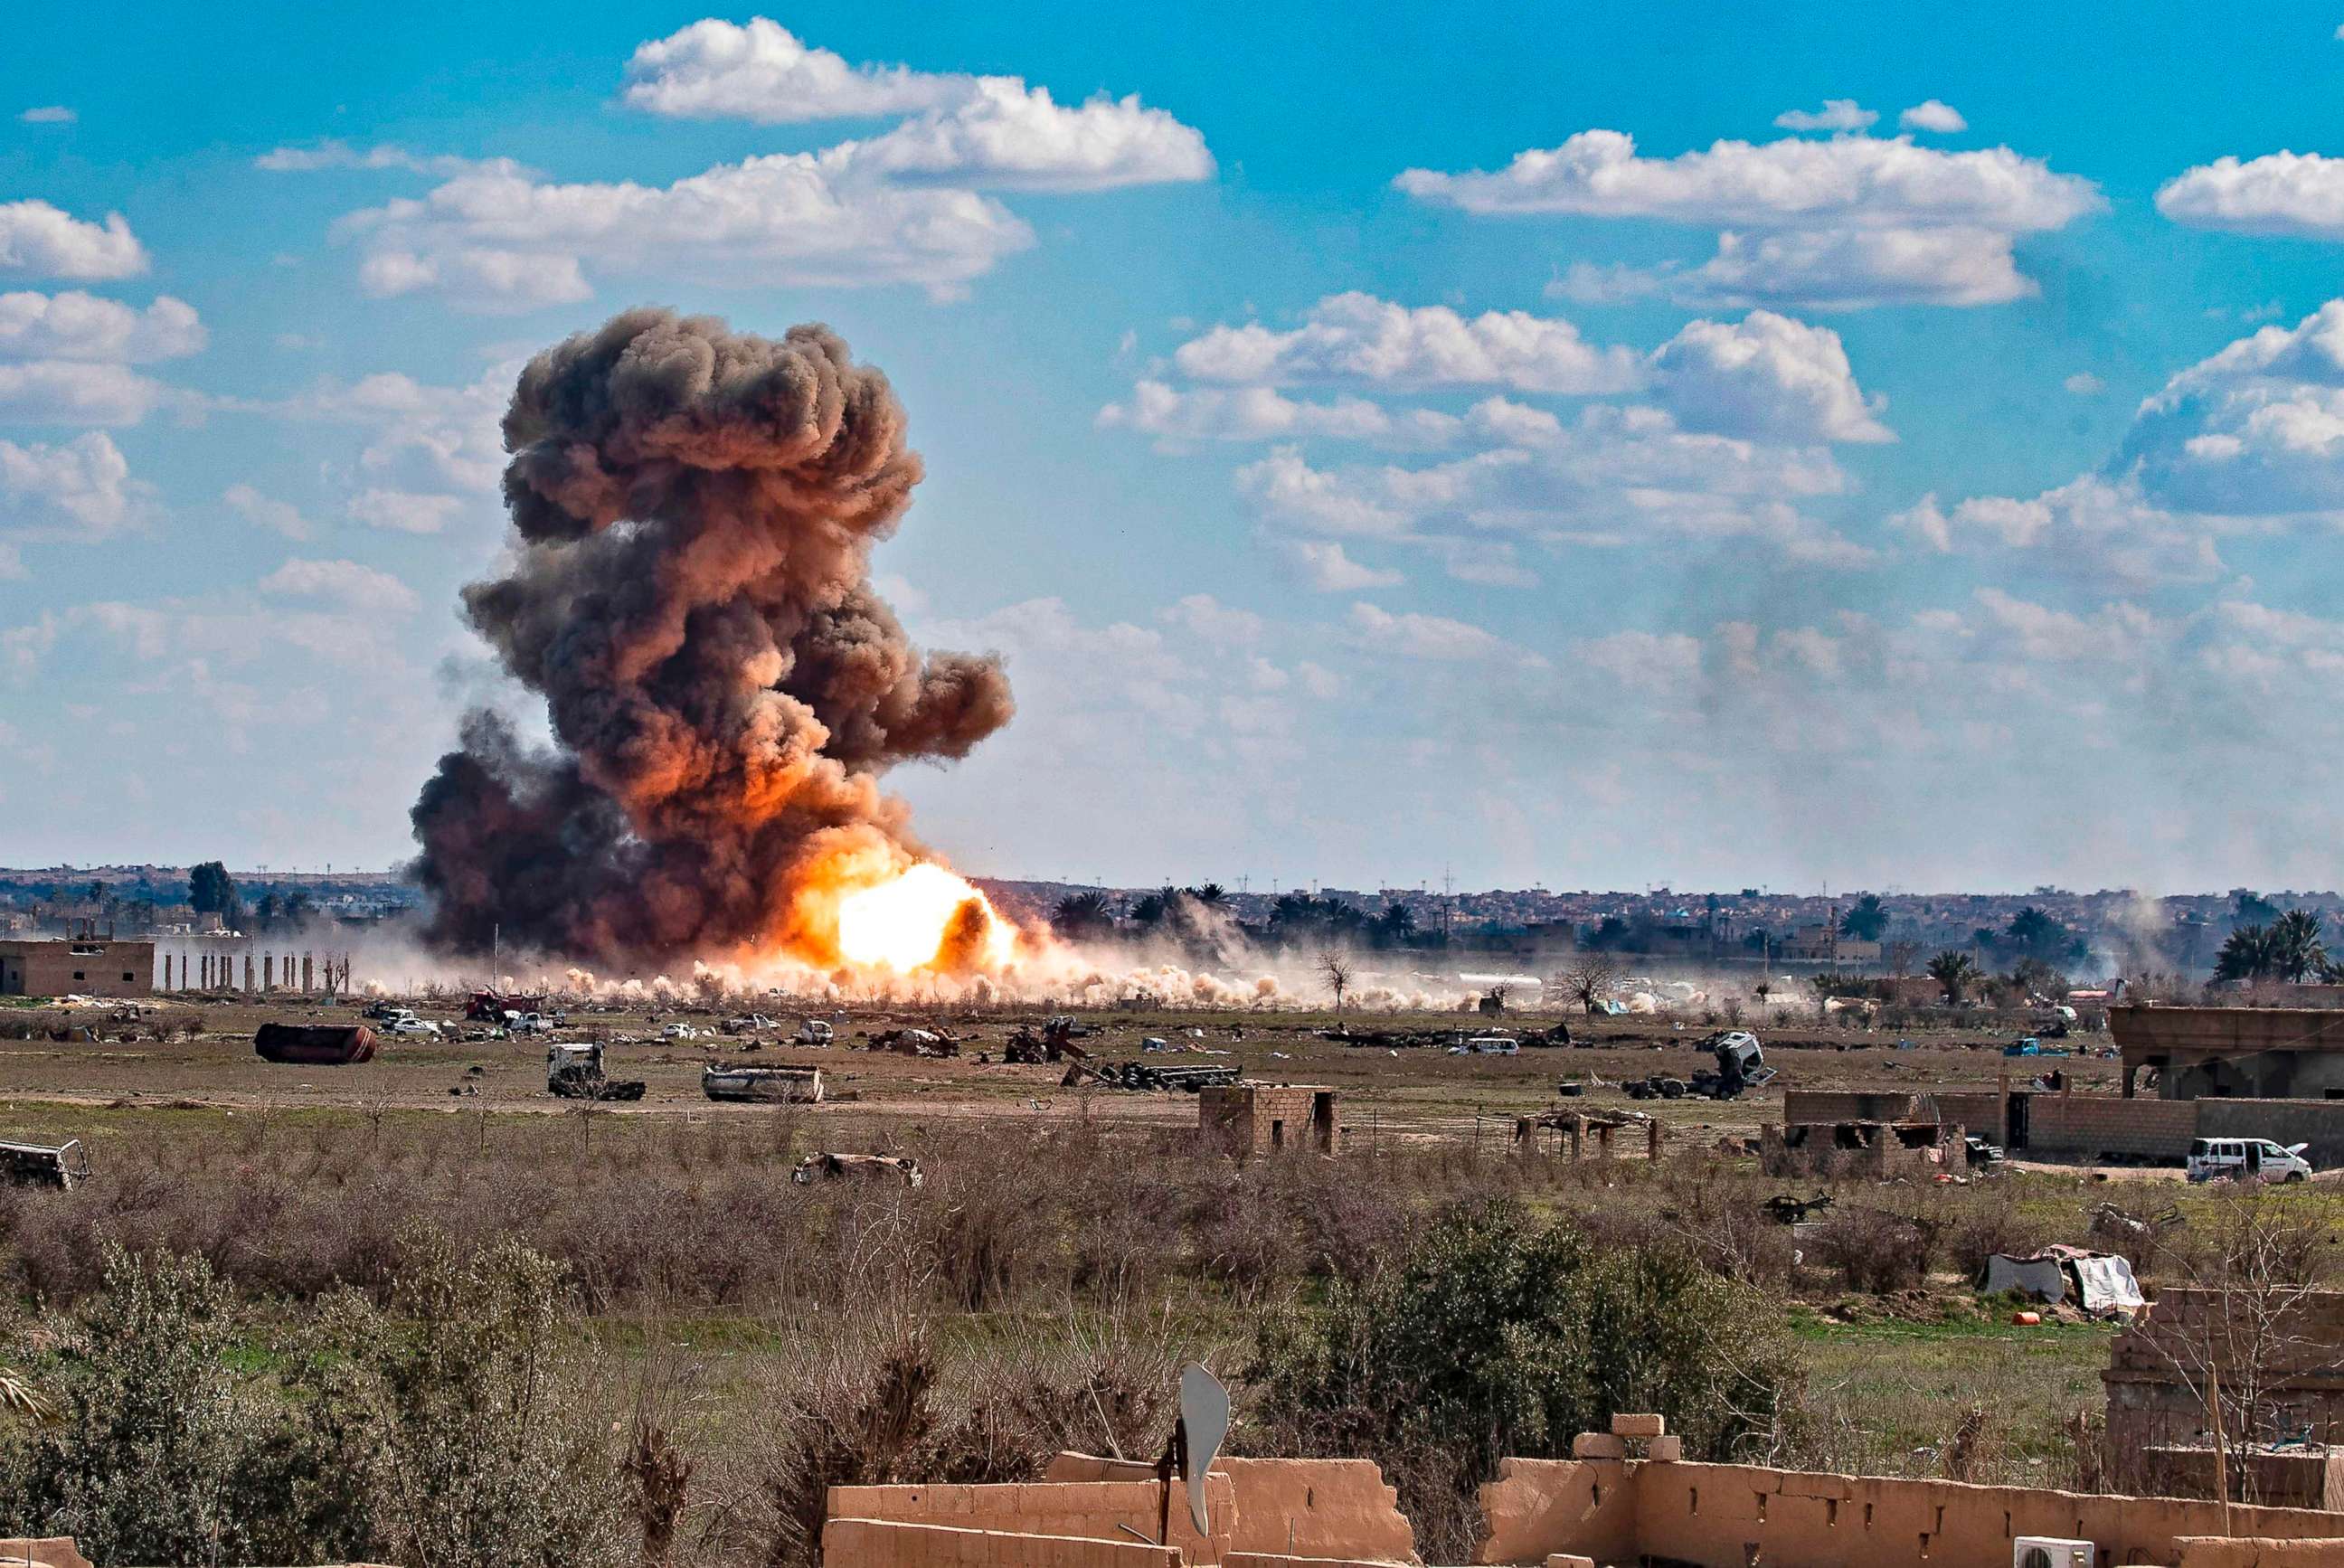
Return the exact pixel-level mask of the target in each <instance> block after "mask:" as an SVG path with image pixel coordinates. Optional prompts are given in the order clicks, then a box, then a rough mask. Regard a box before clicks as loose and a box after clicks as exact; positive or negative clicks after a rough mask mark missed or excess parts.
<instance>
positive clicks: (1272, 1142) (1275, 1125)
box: [1269, 1121, 1286, 1148]
mask: <svg viewBox="0 0 2344 1568" xmlns="http://www.w3.org/2000/svg"><path fill="white" fill-rule="evenodd" d="M1269 1147H1270V1148H1285V1147H1286V1124H1285V1123H1284V1122H1282V1121H1273V1122H1271V1123H1270V1124H1269Z"/></svg>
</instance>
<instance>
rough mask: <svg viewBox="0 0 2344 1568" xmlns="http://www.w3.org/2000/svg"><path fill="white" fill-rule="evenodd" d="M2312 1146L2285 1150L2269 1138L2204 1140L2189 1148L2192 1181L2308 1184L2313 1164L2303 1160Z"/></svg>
mask: <svg viewBox="0 0 2344 1568" xmlns="http://www.w3.org/2000/svg"><path fill="white" fill-rule="evenodd" d="M2309 1147H2310V1145H2309V1144H2302V1143H2291V1144H2288V1146H2287V1147H2286V1148H2280V1147H2279V1146H2278V1144H2275V1143H2273V1142H2272V1141H2271V1140H2270V1139H2268V1138H2198V1139H2197V1140H2196V1141H2195V1142H2193V1143H2191V1144H2190V1146H2189V1164H2188V1168H2189V1179H2190V1180H2192V1181H2224V1180H2229V1181H2305V1180H2309V1179H2310V1176H2311V1161H2309V1160H2308V1159H2306V1158H2303V1151H2304V1150H2305V1149H2306V1148H2309Z"/></svg>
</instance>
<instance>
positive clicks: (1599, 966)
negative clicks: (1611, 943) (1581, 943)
mask: <svg viewBox="0 0 2344 1568" xmlns="http://www.w3.org/2000/svg"><path fill="white" fill-rule="evenodd" d="M1616 976H1617V971H1615V970H1614V969H1613V968H1612V967H1611V965H1609V964H1606V963H1604V962H1603V961H1602V960H1601V959H1600V958H1589V959H1586V960H1584V961H1582V962H1581V963H1580V964H1578V965H1577V966H1574V967H1571V968H1569V969H1565V970H1564V971H1563V972H1562V973H1561V974H1560V975H1557V976H1555V977H1554V984H1555V988H1556V989H1557V990H1559V991H1561V993H1562V994H1563V995H1564V996H1568V997H1570V998H1571V1000H1572V1001H1574V1002H1576V1003H1578V1004H1579V1005H1580V1006H1581V1007H1584V1008H1585V1009H1586V1010H1587V1011H1589V1012H1591V1013H1592V1012H1593V1011H1595V1008H1596V1005H1597V1004H1598V1003H1600V1002H1601V1001H1602V1000H1603V998H1605V997H1606V996H1610V995H1611V982H1612V980H1613V979H1614V978H1615V977H1616Z"/></svg>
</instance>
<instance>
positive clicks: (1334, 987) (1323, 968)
mask: <svg viewBox="0 0 2344 1568" xmlns="http://www.w3.org/2000/svg"><path fill="white" fill-rule="evenodd" d="M1318 978H1319V979H1320V980H1322V981H1324V982H1325V983H1326V986H1327V989H1329V991H1332V992H1333V993H1335V1011H1336V1013H1337V1014H1338V1015H1340V1014H1341V1013H1342V1011H1343V994H1344V993H1345V992H1347V991H1349V989H1350V988H1351V960H1350V958H1349V956H1348V955H1346V954H1343V953H1339V952H1338V951H1336V950H1335V949H1334V948H1332V947H1322V948H1320V949H1319V950H1318Z"/></svg>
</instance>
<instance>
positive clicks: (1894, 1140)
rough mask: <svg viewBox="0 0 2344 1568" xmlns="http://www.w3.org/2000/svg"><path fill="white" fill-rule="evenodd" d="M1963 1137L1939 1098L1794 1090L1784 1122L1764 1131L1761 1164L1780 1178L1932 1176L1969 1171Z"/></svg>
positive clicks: (1887, 1091)
mask: <svg viewBox="0 0 2344 1568" xmlns="http://www.w3.org/2000/svg"><path fill="white" fill-rule="evenodd" d="M1963 1136H1964V1135H1963V1128H1962V1125H1961V1123H1960V1122H1959V1121H1957V1120H1951V1119H1948V1118H1947V1117H1946V1115H1945V1111H1944V1109H1943V1108H1941V1107H1940V1106H1939V1105H1938V1103H1937V1099H1936V1097H1935V1096H1933V1095H1925V1094H1907V1093H1904V1092H1903V1091H1901V1090H1894V1089H1855V1090H1838V1089H1792V1090H1790V1091H1788V1092H1787V1093H1785V1094H1784V1095H1783V1120H1782V1124H1781V1125H1780V1126H1771V1125H1770V1126H1767V1127H1764V1128H1760V1129H1759V1141H1758V1164H1759V1168H1761V1169H1763V1171H1765V1173H1766V1174H1767V1175H1769V1176H1775V1177H1846V1178H1850V1179H1855V1180H1869V1181H1893V1180H1894V1179H1897V1178H1899V1177H1916V1178H1919V1177H1928V1176H1934V1175H1935V1174H1936V1172H1938V1171H1940V1170H1959V1169H1960V1168H1962V1165H1963V1163H1964V1155H1963V1141H1962V1140H1963Z"/></svg>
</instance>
